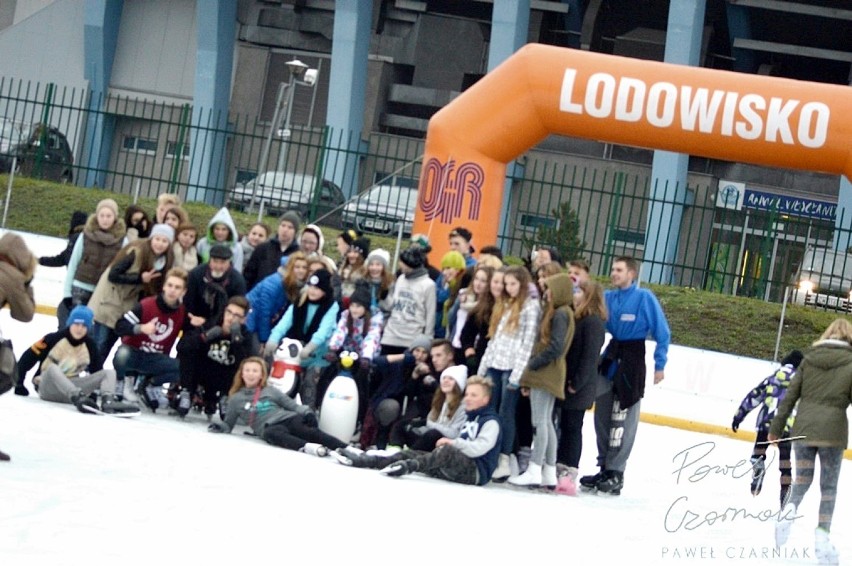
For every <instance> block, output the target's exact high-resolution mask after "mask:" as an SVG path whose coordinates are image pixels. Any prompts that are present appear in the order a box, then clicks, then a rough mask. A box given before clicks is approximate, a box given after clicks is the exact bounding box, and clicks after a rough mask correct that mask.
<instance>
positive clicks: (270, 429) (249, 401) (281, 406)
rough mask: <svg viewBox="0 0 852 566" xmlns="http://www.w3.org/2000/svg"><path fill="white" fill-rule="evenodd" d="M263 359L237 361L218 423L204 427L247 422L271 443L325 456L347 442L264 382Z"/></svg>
mask: <svg viewBox="0 0 852 566" xmlns="http://www.w3.org/2000/svg"><path fill="white" fill-rule="evenodd" d="M268 377H269V372H268V369H267V366H266V362H265V361H263V358H260V357H258V356H251V357H249V358H246V359H244V360H243V361H242V362H241V363H240V367H239V369H237V374H236V375H235V376H234V383H233V385H231V390H230V391H229V392H228V408H227V410H226V412H225V420H224V421H223V422H222V423H213V424H211V425H210V426H209V427H207V430H209V431H210V432H217V433H221V432H224V433H230V432H231V431H232V430H233V429H234V427H235V426H236V425H237V423H241V424H245V425H248V426H249V428H251V429H252V432H253V433H254V435H255V436H257V437H259V438H261V439H263V440H265V441H266V442H267V443H269V444H272V445H273V446H280V447H281V448H287V449H288V450H300V451H303V452H308V453H311V454H315V455H317V456H325V455H326V454H328V451H329V449H331V450H336V449H338V448H345V447H346V446H347V444H346V443H345V442H341V441H340V440H338V439H337V438H335V437H333V436H331V435H330V434H326V433H325V432H323V431H321V430H320V429H319V428H318V421H317V416H316V414H315V413H314V412H313V411H312V410H311V408H310V407H308V406H307V405H299V404H298V403H296V402H295V401H294V400H293V399H291V398H290V397H288V396H287V395H285V394H284V393H282V392H281V390H279V389H278V388H276V387H273V386H268V385H267V384H266V381H267V378H268Z"/></svg>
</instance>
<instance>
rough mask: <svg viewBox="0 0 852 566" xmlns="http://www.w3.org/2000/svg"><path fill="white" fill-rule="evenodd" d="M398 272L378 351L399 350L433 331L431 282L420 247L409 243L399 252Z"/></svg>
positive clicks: (434, 300)
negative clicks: (407, 246) (408, 246)
mask: <svg viewBox="0 0 852 566" xmlns="http://www.w3.org/2000/svg"><path fill="white" fill-rule="evenodd" d="M399 261H400V268H401V270H402V274H401V275H400V276H399V278H398V279H397V280H396V284H395V285H394V290H393V307H392V308H391V313H390V317H388V321H387V323H385V329H384V333H383V334H382V353H383V354H385V355H387V354H401V353H403V352H405V350H406V348H408V347H409V346H410V345H411V343H412V342H413V341H414V339H415V338H417V337H418V336H421V335H424V334H425V335H426V336H428V337H429V338H432V337H433V336H434V335H435V304H436V302H437V299H436V293H435V282H434V281H432V279H430V278H429V273H428V272H427V271H426V257H425V256H424V254H423V250H421V249H420V248H419V247H416V246H412V247H410V248H408V249H407V250H404V251H403V252H402V253H401V254H400V255H399Z"/></svg>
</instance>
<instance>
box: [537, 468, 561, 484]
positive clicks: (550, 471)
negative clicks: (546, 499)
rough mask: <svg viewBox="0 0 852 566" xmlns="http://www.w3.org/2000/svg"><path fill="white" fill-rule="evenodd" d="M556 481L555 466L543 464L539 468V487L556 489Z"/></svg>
mask: <svg viewBox="0 0 852 566" xmlns="http://www.w3.org/2000/svg"><path fill="white" fill-rule="evenodd" d="M557 481H558V479H557V477H556V466H548V465H547V464H545V465H544V466H542V467H541V487H549V488H550V489H553V488H554V487H556V483H557Z"/></svg>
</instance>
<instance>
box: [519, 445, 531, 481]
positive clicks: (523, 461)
mask: <svg viewBox="0 0 852 566" xmlns="http://www.w3.org/2000/svg"><path fill="white" fill-rule="evenodd" d="M530 458H532V448H530V447H529V446H521V447H520V448H518V473H519V474H522V473H524V472H526V471H527V466H529V465H530Z"/></svg>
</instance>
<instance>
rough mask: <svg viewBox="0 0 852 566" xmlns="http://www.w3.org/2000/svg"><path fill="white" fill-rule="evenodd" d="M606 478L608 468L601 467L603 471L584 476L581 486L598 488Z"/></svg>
mask: <svg viewBox="0 0 852 566" xmlns="http://www.w3.org/2000/svg"><path fill="white" fill-rule="evenodd" d="M605 479H606V470H604V469H603V468H601V471H599V472H598V473H596V474H594V475H591V476H583V477H581V478H580V487H582V488H584V489H597V487H598V484H599V483H600V482H602V481H603V480H605Z"/></svg>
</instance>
